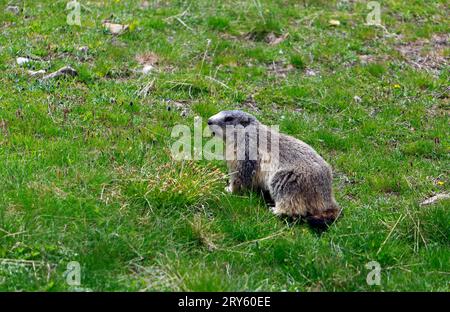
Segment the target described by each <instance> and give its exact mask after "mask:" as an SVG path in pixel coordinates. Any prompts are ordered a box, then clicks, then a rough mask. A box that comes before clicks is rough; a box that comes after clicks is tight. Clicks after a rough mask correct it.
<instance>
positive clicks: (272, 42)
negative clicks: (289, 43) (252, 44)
mask: <svg viewBox="0 0 450 312" xmlns="http://www.w3.org/2000/svg"><path fill="white" fill-rule="evenodd" d="M288 36H289V33H285V34H283V35H281V36H279V37H277V36H276V35H275V34H274V33H273V32H271V33H269V34H268V35H267V37H266V42H267V43H268V44H270V45H277V44H280V43H281V42H283V41H284V40H286V38H287V37H288Z"/></svg>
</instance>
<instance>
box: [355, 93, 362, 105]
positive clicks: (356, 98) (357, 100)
mask: <svg viewBox="0 0 450 312" xmlns="http://www.w3.org/2000/svg"><path fill="white" fill-rule="evenodd" d="M353 100H354V101H355V102H356V103H361V102H362V99H361V98H360V97H359V96H357V95H355V96H354V97H353Z"/></svg>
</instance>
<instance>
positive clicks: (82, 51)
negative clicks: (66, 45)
mask: <svg viewBox="0 0 450 312" xmlns="http://www.w3.org/2000/svg"><path fill="white" fill-rule="evenodd" d="M78 51H80V52H81V53H87V52H88V51H89V48H88V47H87V46H82V47H79V48H78Z"/></svg>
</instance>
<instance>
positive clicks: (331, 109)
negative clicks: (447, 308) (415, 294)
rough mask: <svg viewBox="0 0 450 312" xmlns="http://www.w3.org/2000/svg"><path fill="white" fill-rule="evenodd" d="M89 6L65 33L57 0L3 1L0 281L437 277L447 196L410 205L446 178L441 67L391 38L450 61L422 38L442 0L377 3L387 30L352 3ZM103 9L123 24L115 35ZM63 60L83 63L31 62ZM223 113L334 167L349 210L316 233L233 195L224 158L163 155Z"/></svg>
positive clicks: (341, 285)
mask: <svg viewBox="0 0 450 312" xmlns="http://www.w3.org/2000/svg"><path fill="white" fill-rule="evenodd" d="M24 3H25V11H22V12H21V13H20V14H19V15H14V14H11V13H9V12H7V11H5V10H4V8H5V7H6V6H7V5H8V4H18V5H20V6H23V4H24ZM82 3H83V4H84V5H85V7H82V12H81V13H82V14H81V23H82V25H81V26H76V25H75V26H70V25H67V23H66V15H67V13H68V11H66V10H65V6H66V2H65V1H50V0H48V1H19V0H18V1H5V0H2V1H0V4H1V6H0V33H1V35H0V70H1V75H0V181H1V183H0V259H2V260H0V290H7V291H16V290H26V291H35V290H48V291H58V290H59V291H61V290H62V291H66V290H101V291H117V290H126V291H136V290H148V291H151V290H188V291H225V290H229V291H236V290H249V291H253V290H268V291H280V290H288V291H296V290H300V291H312V290H320V291H419V290H422V291H438V290H440V291H448V290H449V281H450V244H449V243H450V239H449V238H450V213H449V201H448V200H444V201H440V202H438V203H436V204H434V205H430V206H424V207H422V206H420V205H419V203H420V202H421V201H423V200H424V199H426V198H428V197H430V196H432V195H433V194H435V193H442V192H446V191H447V192H448V190H449V187H448V185H449V183H450V181H449V179H448V173H449V154H448V152H449V124H448V114H449V101H448V100H449V94H448V81H449V74H448V73H449V71H448V69H449V67H448V63H447V65H445V64H444V66H441V68H439V69H438V70H435V71H432V70H427V68H425V67H423V68H417V67H414V63H412V62H410V60H409V59H408V58H407V57H405V56H404V55H402V54H401V53H400V52H399V50H398V48H399V46H400V44H401V43H403V44H405V45H408V44H411V43H414V42H422V43H423V42H424V43H423V45H424V46H423V49H422V48H421V49H422V50H421V51H419V52H420V53H425V54H426V53H428V52H427V51H437V53H441V54H442V55H443V56H444V57H447V59H448V55H449V50H448V45H447V47H444V48H442V49H440V50H438V48H436V47H434V46H433V45H432V43H427V41H426V40H431V39H432V38H433V35H441V36H442V35H443V34H448V33H449V31H450V29H449V26H448V23H446V22H445V21H446V18H447V14H446V12H448V9H449V7H448V3H447V1H444V0H441V1H426V2H424V1H397V0H390V1H383V3H382V4H381V7H382V15H381V18H382V22H383V24H384V25H385V27H386V30H387V32H386V31H385V30H383V29H382V28H380V27H374V26H367V25H364V23H365V16H366V14H367V13H368V10H367V7H366V4H365V3H364V2H356V3H353V1H352V2H348V3H347V4H342V3H341V4H338V3H337V2H336V1H312V0H306V1H283V2H279V1H269V0H264V1H263V0H260V1H215V2H214V3H213V2H210V1H206V0H202V1H194V2H190V3H191V4H190V5H187V2H184V1H149V4H150V7H149V8H147V9H143V8H141V7H140V2H139V1H131V0H117V1H91V2H86V1H82ZM258 4H260V5H258ZM183 12H185V13H184V14H182V13H183ZM219 12H220V13H219ZM177 17H178V18H179V19H180V20H181V21H182V22H183V23H184V25H183V23H181V22H180V20H178V19H177ZM105 19H109V20H111V21H114V22H117V23H125V24H130V25H131V26H132V27H130V30H129V31H128V32H126V33H124V34H122V35H120V36H116V37H114V36H112V35H111V34H109V33H108V32H107V31H105V30H104V29H103V27H102V24H101V23H102V21H103V20H105ZM330 19H337V20H339V21H340V22H341V25H340V26H337V27H333V26H330V25H329V20H330ZM286 33H289V36H287V37H286V38H285V40H284V41H282V42H280V43H279V44H277V45H271V44H270V42H268V41H267V36H269V35H271V36H275V37H276V38H278V37H280V36H282V35H284V34H286ZM447 38H448V37H447ZM430 42H431V41H430ZM81 46H87V47H88V48H89V50H88V52H87V53H83V52H81V51H79V49H78V48H79V47H81ZM146 53H153V54H154V55H156V56H157V63H156V64H155V65H154V67H155V70H153V71H152V72H151V73H150V74H148V75H142V74H140V73H137V72H136V71H137V70H139V69H140V68H141V65H140V64H139V63H138V59H137V56H139V55H143V54H146ZM25 56H28V57H31V58H33V61H32V62H30V63H28V64H25V65H23V66H22V67H20V66H18V65H17V64H16V58H17V57H25ZM362 56H369V58H367V57H366V59H368V61H362V60H361V57H362ZM413 61H414V60H413ZM416 61H417V60H416ZM416 63H417V62H416ZM65 65H71V66H72V67H74V68H75V69H76V70H77V71H78V73H79V75H78V76H76V77H67V78H61V79H57V80H50V81H42V80H40V79H38V78H35V77H31V76H30V75H29V74H28V73H27V70H28V69H33V70H39V69H44V70H46V71H47V72H50V71H53V70H57V69H59V68H60V67H62V66H65ZM311 72H313V73H314V74H311ZM308 73H309V74H308ZM152 83H153V85H152ZM146 85H152V87H151V88H149V90H148V93H147V95H146V96H144V95H142V94H141V95H139V92H140V91H141V90H142V89H143V88H144V87H145V86H146ZM252 101H253V102H254V103H255V104H254V105H250V104H249V103H250V102H252ZM176 102H178V103H182V105H183V106H184V108H186V109H187V110H188V113H187V115H186V116H185V117H183V116H181V114H180V113H181V110H182V109H177V108H176V105H175V104H174V103H176ZM168 106H170V108H171V109H170V110H169V109H168ZM255 107H257V108H258V109H255ZM234 108H242V109H244V110H247V111H249V112H250V113H252V114H254V115H255V116H256V117H257V118H259V119H260V120H261V121H263V122H264V123H266V124H277V125H280V130H281V131H282V132H284V133H287V134H290V135H292V136H295V137H297V138H299V139H302V140H304V141H305V142H307V143H309V144H311V145H312V146H313V147H314V148H315V149H316V150H317V151H318V152H319V153H320V154H321V155H323V157H324V158H325V159H326V160H327V161H328V162H329V163H330V164H331V165H332V167H333V169H334V177H335V179H334V182H335V183H334V188H335V193H336V197H337V200H338V202H339V204H340V205H341V206H342V208H343V209H344V213H343V216H342V218H341V219H340V220H339V222H337V223H336V224H334V225H333V226H332V227H331V228H330V229H329V230H328V231H327V232H325V233H323V234H321V235H320V234H317V233H315V232H313V231H312V230H311V229H310V228H309V227H308V226H307V225H305V224H286V223H285V222H284V221H283V220H280V219H278V218H276V217H274V216H272V215H271V213H270V212H269V209H268V207H267V206H266V204H265V203H264V201H263V200H262V198H261V197H260V196H259V195H258V194H253V193H247V194H244V195H242V196H236V195H230V194H225V192H224V187H225V186H226V168H225V164H224V163H223V162H220V161H212V162H208V161H205V160H202V161H185V162H180V161H174V160H172V159H170V156H169V151H170V146H171V145H172V143H173V142H174V139H173V138H171V137H170V133H171V129H172V127H173V126H174V125H177V124H185V125H188V126H189V127H191V129H193V124H194V117H195V116H200V117H203V120H205V119H206V118H208V117H209V116H211V115H212V114H215V113H217V112H218V111H220V110H223V109H234ZM5 259H8V261H6V260H5ZM70 261H78V262H79V263H80V264H81V268H82V280H81V286H80V287H79V288H73V287H71V286H69V285H67V284H66V282H65V278H64V277H63V273H64V271H65V270H66V265H67V263H69V262H70ZM370 261H378V262H379V263H380V265H381V269H382V271H381V272H382V277H381V285H379V286H369V285H367V283H366V276H367V274H368V273H369V270H368V269H366V268H365V265H366V263H368V262H370Z"/></svg>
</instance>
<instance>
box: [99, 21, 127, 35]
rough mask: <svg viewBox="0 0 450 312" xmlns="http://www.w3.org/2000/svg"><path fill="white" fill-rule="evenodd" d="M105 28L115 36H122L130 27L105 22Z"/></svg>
mask: <svg viewBox="0 0 450 312" xmlns="http://www.w3.org/2000/svg"><path fill="white" fill-rule="evenodd" d="M103 26H104V27H105V28H106V29H108V30H109V32H110V33H111V34H113V35H120V34H121V33H123V32H125V31H126V30H127V29H128V28H129V27H130V25H122V24H114V23H110V22H103Z"/></svg>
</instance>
